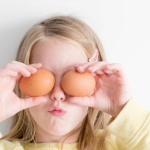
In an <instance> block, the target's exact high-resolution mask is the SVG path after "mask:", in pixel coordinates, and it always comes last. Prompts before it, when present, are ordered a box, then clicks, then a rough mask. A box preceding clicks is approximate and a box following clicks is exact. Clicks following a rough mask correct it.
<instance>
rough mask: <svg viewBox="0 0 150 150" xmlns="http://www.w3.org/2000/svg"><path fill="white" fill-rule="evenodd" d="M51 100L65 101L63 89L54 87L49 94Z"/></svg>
mask: <svg viewBox="0 0 150 150" xmlns="http://www.w3.org/2000/svg"><path fill="white" fill-rule="evenodd" d="M50 99H51V100H53V101H54V100H57V101H64V100H65V99H66V95H65V93H64V91H63V89H62V88H61V87H60V86H57V85H55V86H54V88H53V90H52V91H51V94H50Z"/></svg>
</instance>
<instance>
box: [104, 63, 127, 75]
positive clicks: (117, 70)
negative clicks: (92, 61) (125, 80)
mask: <svg viewBox="0 0 150 150" xmlns="http://www.w3.org/2000/svg"><path fill="white" fill-rule="evenodd" d="M103 70H104V71H105V72H111V73H114V74H117V75H118V76H120V77H122V76H125V71H124V68H123V66H122V65H121V64H119V63H113V64H109V65H107V66H105V68H103Z"/></svg>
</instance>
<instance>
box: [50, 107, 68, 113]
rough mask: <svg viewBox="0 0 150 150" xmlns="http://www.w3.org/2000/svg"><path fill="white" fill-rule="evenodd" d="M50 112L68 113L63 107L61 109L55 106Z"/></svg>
mask: <svg viewBox="0 0 150 150" xmlns="http://www.w3.org/2000/svg"><path fill="white" fill-rule="evenodd" d="M48 111H49V112H51V111H61V112H65V113H66V111H65V110H64V109H62V108H61V107H59V106H54V107H52V108H50V109H49V110H48Z"/></svg>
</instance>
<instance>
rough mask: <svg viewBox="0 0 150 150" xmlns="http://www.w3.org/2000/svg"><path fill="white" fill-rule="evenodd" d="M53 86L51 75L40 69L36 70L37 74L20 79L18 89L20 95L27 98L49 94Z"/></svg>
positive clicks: (53, 80)
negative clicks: (22, 94)
mask: <svg viewBox="0 0 150 150" xmlns="http://www.w3.org/2000/svg"><path fill="white" fill-rule="evenodd" d="M54 84H55V78H54V76H53V74H52V73H51V72H50V71H48V70H46V69H42V68H38V69H37V72H36V73H34V74H31V75H30V76H29V77H22V78H21V80H20V83H19V87H20V90H21V92H22V93H24V94H25V95H27V96H32V97H36V96H43V95H45V94H47V93H49V92H50V91H51V90H52V88H53V86H54Z"/></svg>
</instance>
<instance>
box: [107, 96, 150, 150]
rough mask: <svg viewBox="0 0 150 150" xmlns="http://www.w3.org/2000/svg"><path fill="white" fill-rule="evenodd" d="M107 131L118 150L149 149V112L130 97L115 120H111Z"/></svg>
mask: <svg viewBox="0 0 150 150" xmlns="http://www.w3.org/2000/svg"><path fill="white" fill-rule="evenodd" d="M107 130H108V131H109V132H111V133H112V134H113V135H114V136H115V137H116V138H114V136H113V135H112V136H111V143H112V144H113V145H114V146H115V147H116V148H117V149H118V148H119V149H122V150H123V148H127V149H128V150H149V149H150V111H149V110H147V109H145V108H143V107H142V106H141V105H140V104H139V103H138V102H137V101H135V99H134V98H133V97H132V98H131V99H130V100H129V101H128V103H127V104H126V105H125V107H124V108H123V109H122V111H121V112H120V113H119V115H118V116H117V117H116V118H113V117H112V118H111V123H110V124H109V125H108V126H107Z"/></svg>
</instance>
